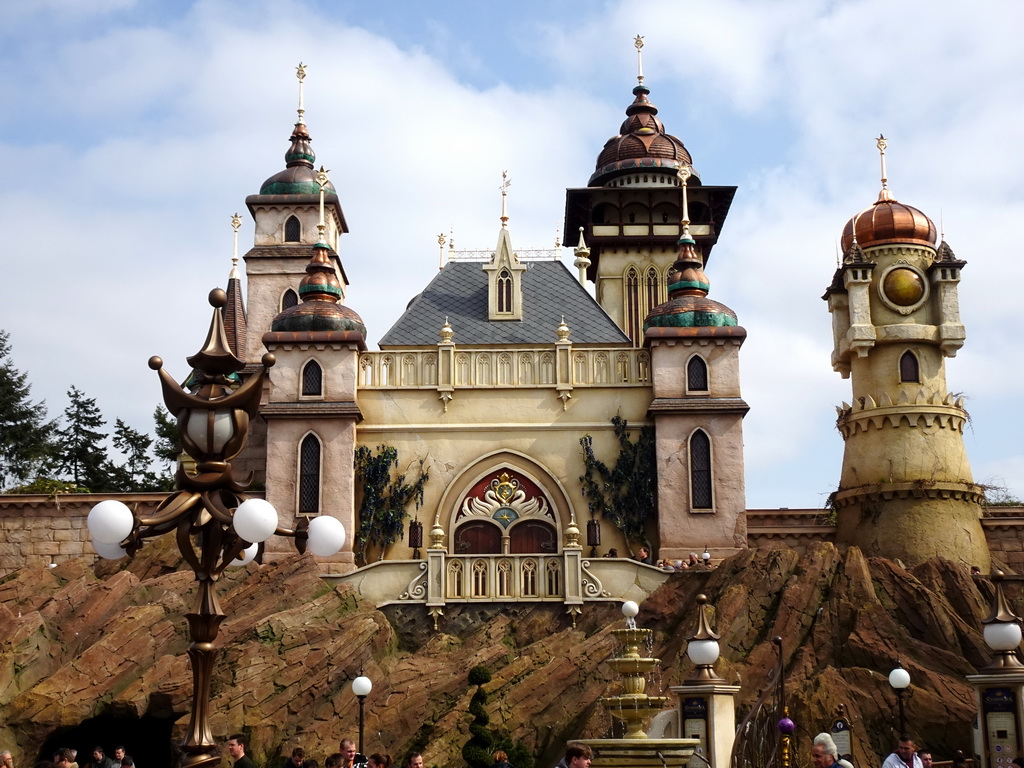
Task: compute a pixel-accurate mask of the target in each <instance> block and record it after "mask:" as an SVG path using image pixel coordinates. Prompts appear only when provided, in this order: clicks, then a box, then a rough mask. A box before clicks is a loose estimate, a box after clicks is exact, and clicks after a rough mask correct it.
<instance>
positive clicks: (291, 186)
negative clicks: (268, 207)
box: [260, 123, 336, 195]
mask: <svg viewBox="0 0 1024 768" xmlns="http://www.w3.org/2000/svg"><path fill="white" fill-rule="evenodd" d="M291 140H292V143H291V146H290V147H288V151H287V152H285V153H284V161H285V165H286V166H287V167H286V168H285V169H284V170H283V171H279V172H278V173H275V174H274V175H273V176H271V177H270V178H269V179H267V180H266V181H264V182H263V185H262V186H261V187H260V194H261V195H319V194H320V185H319V184H317V183H316V171H315V170H314V168H313V163H315V162H316V153H315V152H314V151H313V147H312V145H311V144H310V138H309V132H308V131H307V130H306V125H305V123H296V124H295V129H294V130H293V131H292V137H291ZM324 192H328V193H329V192H336V190H335V188H334V185H333V184H332V183H331V182H327V186H325V187H324Z"/></svg>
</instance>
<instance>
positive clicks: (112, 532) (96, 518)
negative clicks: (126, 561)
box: [87, 499, 135, 544]
mask: <svg viewBox="0 0 1024 768" xmlns="http://www.w3.org/2000/svg"><path fill="white" fill-rule="evenodd" d="M87 525H88V526H89V533H90V534H91V535H92V538H93V541H97V542H100V543H102V544H118V543H120V542H122V541H124V540H125V539H126V538H128V534H130V533H131V532H132V528H134V527H135V515H133V514H132V511H131V510H130V509H128V507H127V505H125V504H123V503H122V502H120V501H116V500H115V499H107V500H106V501H101V502H100V503H99V504H97V505H96V506H95V507H93V508H92V509H91V510H89V518H88V521H87Z"/></svg>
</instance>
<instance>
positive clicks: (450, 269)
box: [380, 260, 629, 348]
mask: <svg viewBox="0 0 1024 768" xmlns="http://www.w3.org/2000/svg"><path fill="white" fill-rule="evenodd" d="M485 263H486V262H480V261H466V262H459V261H450V262H448V263H447V264H446V265H445V267H444V269H443V270H441V271H440V272H438V274H437V276H436V277H435V278H434V279H433V280H431V281H430V284H429V285H428V286H427V287H426V289H424V291H423V293H421V294H420V295H419V296H417V297H416V298H414V299H413V300H412V302H411V303H410V304H409V306H408V308H407V309H406V310H405V313H404V314H403V315H402V316H401V317H400V318H399V319H398V322H396V323H395V324H394V325H393V326H392V327H391V330H389V331H388V332H387V333H386V334H384V337H383V338H382V339H381V340H380V346H381V347H382V348H383V347H387V346H435V345H436V344H437V342H438V341H439V337H438V331H440V330H441V326H442V325H443V324H444V319H445V317H447V318H448V322H449V323H451V326H452V329H453V330H454V331H455V338H454V341H455V344H456V346H477V345H491V344H514V345H521V344H552V343H554V342H555V340H556V338H557V337H556V334H555V329H556V328H557V327H558V324H559V323H560V322H561V319H562V316H563V315H565V322H566V323H567V324H568V326H569V328H570V330H571V332H572V333H571V335H570V336H569V340H570V341H572V343H573V344H628V343H629V338H628V337H627V336H626V334H624V333H623V332H622V331H621V330H620V329H619V327H618V326H617V325H616V324H615V322H614V321H613V320H612V319H611V318H610V317H609V316H608V314H607V313H606V312H605V311H604V309H602V308H601V306H600V305H599V304H598V303H597V302H596V301H594V299H593V298H591V296H590V294H589V293H587V292H586V290H585V289H584V288H583V286H582V285H580V284H579V282H578V281H577V280H576V278H575V277H574V276H573V275H572V273H570V272H569V270H568V269H566V267H565V265H564V264H562V262H560V261H554V260H551V261H523V262H521V263H522V264H523V265H525V266H526V271H525V272H523V275H522V285H523V319H522V320H493V321H492V320H488V319H487V273H486V272H484V270H483V266H484V264H485Z"/></svg>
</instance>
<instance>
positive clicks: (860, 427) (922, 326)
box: [823, 137, 989, 570]
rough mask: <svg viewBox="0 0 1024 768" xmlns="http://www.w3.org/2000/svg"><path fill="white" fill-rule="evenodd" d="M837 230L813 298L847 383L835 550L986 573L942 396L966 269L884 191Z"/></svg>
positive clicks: (957, 421) (952, 419) (956, 423)
mask: <svg viewBox="0 0 1024 768" xmlns="http://www.w3.org/2000/svg"><path fill="white" fill-rule="evenodd" d="M885 147H886V143H885V139H884V137H879V140H878V148H879V150H880V152H881V158H882V189H881V192H879V195H878V199H877V200H876V201H875V203H874V204H873V205H871V206H870V207H869V208H867V209H865V210H864V211H862V212H860V213H858V214H857V215H855V216H853V217H852V218H851V219H850V220H849V221H848V222H847V224H846V227H845V229H844V230H843V238H842V244H843V251H844V253H843V261H842V264H840V265H839V267H838V269H837V270H836V273H835V276H834V278H833V281H832V284H831V285H830V286H829V288H828V289H827V291H826V292H825V296H824V297H823V298H824V299H825V300H826V301H827V302H828V308H829V312H830V313H831V314H832V329H833V336H834V343H835V346H834V350H833V353H832V366H833V368H834V369H835V370H836V371H838V372H839V373H840V374H841V375H842V376H843V378H849V379H850V380H851V384H852V388H853V398H852V403H845V402H844V403H843V404H842V406H840V407H837V409H836V410H837V412H838V419H837V422H836V425H837V427H838V429H839V432H840V433H841V434H842V436H843V440H844V441H845V450H844V454H843V468H842V475H841V479H840V483H839V488H838V489H837V490H836V492H835V493H834V494H833V497H832V499H833V503H834V507H835V509H836V512H837V523H838V529H837V534H836V540H837V542H838V543H840V544H853V545H856V546H859V547H860V548H861V549H862V550H863V551H864V553H865V554H867V555H877V556H882V557H888V558H893V559H896V558H898V559H900V560H903V561H904V562H906V563H907V564H915V563H919V562H921V561H923V560H927V559H929V558H931V557H934V556H936V555H939V556H942V557H944V558H946V559H948V560H953V561H958V562H963V563H965V564H967V565H977V566H979V567H981V568H982V569H983V570H987V569H988V565H989V553H988V546H987V544H986V541H985V535H984V532H983V530H982V527H981V506H980V505H981V503H982V500H983V495H982V489H981V488H980V487H979V486H977V485H976V484H975V483H974V481H973V478H972V476H971V468H970V464H969V463H968V461H967V452H966V450H965V449H964V442H963V428H964V424H965V423H966V421H967V412H966V411H965V410H964V407H963V398H962V397H958V396H956V395H954V394H951V393H949V392H948V391H947V389H946V367H945V359H946V358H947V357H954V356H955V355H956V352H957V350H958V349H959V348H960V347H961V346H963V343H964V338H965V333H964V327H963V325H962V324H961V322H960V316H959V307H958V303H957V284H958V283H959V281H960V270H961V269H962V268H963V266H964V264H965V262H963V261H960V260H958V259H957V258H956V257H955V256H954V254H953V251H952V250H951V249H950V247H949V246H948V245H947V244H946V243H945V241H942V243H941V244H939V245H938V246H936V241H937V240H938V238H937V237H936V230H935V225H934V224H933V223H932V221H931V219H929V218H928V217H927V216H926V215H925V214H923V213H922V212H921V211H919V210H917V209H916V208H913V207H911V206H909V205H905V204H903V203H900V202H898V201H897V200H896V199H895V198H894V197H893V195H892V193H891V192H890V190H889V189H888V187H887V180H886V172H885Z"/></svg>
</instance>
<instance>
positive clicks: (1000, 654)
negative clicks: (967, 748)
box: [967, 570, 1024, 768]
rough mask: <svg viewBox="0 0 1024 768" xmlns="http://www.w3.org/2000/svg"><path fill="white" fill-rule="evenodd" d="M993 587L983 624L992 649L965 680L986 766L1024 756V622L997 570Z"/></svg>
mask: <svg viewBox="0 0 1024 768" xmlns="http://www.w3.org/2000/svg"><path fill="white" fill-rule="evenodd" d="M989 578H990V579H991V581H992V585H993V587H994V588H995V589H994V593H993V595H992V606H991V608H990V609H989V614H988V616H986V617H985V618H984V619H982V620H981V623H982V626H983V630H982V633H983V635H984V638H985V644H986V645H987V646H988V647H989V649H990V650H992V651H993V656H992V658H991V660H990V661H989V663H988V664H986V665H985V666H984V667H982V668H981V669H980V670H978V674H976V675H968V676H967V681H968V682H969V683H970V684H971V685H972V686H973V687H974V691H975V702H976V705H977V710H978V726H979V728H978V735H977V751H978V753H979V754H980V755H981V765H982V766H984V767H985V768H995V767H996V766H1001V765H1008V764H1009V759H1010V758H1009V756H1010V755H1020V754H1022V753H1024V740H1022V736H1024V734H1022V728H1021V725H1022V724H1024V663H1022V662H1021V658H1020V654H1019V652H1018V649H1019V647H1020V642H1021V634H1022V633H1021V625H1020V622H1021V619H1020V617H1019V616H1017V614H1015V613H1014V612H1013V610H1012V609H1011V608H1010V602H1009V601H1008V600H1007V599H1006V594H1005V593H1004V591H1003V583H1004V581H1005V580H1006V576H1005V575H1004V574H1003V572H1002V571H999V570H993V571H992V574H991V575H990V576H989Z"/></svg>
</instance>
